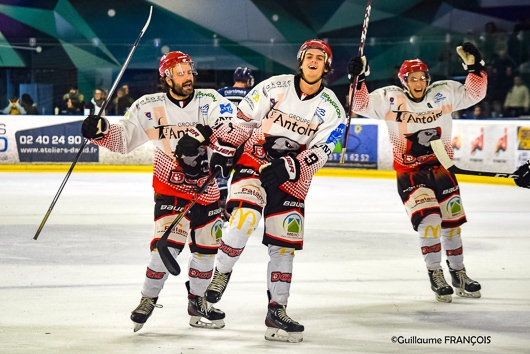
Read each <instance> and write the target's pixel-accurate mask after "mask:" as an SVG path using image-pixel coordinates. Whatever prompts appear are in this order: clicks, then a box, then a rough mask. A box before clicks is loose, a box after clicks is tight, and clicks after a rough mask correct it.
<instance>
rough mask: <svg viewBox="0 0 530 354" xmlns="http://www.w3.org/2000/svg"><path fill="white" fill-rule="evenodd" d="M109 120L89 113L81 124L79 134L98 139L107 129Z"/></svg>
mask: <svg viewBox="0 0 530 354" xmlns="http://www.w3.org/2000/svg"><path fill="white" fill-rule="evenodd" d="M109 126H110V124H109V121H108V120H107V119H105V118H103V117H99V116H96V115H89V116H87V117H86V118H85V120H84V121H83V124H82V125H81V134H82V135H83V136H84V137H85V138H87V139H94V140H100V139H102V138H103V136H104V135H105V134H107V132H108V131H109Z"/></svg>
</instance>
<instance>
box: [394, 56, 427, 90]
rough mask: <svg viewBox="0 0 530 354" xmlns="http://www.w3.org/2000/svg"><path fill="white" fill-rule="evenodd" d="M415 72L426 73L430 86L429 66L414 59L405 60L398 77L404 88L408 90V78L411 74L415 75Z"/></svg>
mask: <svg viewBox="0 0 530 354" xmlns="http://www.w3.org/2000/svg"><path fill="white" fill-rule="evenodd" d="M415 71H423V72H425V77H426V79H427V86H429V83H430V81H431V75H430V74H429V68H428V67H427V64H425V63H424V62H422V61H421V60H420V59H412V60H405V61H404V62H403V64H401V68H399V72H398V77H399V81H401V84H402V85H403V87H405V88H408V84H407V78H408V76H409V74H410V73H413V72H415Z"/></svg>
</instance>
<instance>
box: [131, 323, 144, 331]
mask: <svg viewBox="0 0 530 354" xmlns="http://www.w3.org/2000/svg"><path fill="white" fill-rule="evenodd" d="M133 323H134V328H133V330H134V332H138V331H139V330H141V329H142V327H143V326H144V323H138V322H133Z"/></svg>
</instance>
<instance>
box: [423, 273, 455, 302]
mask: <svg viewBox="0 0 530 354" xmlns="http://www.w3.org/2000/svg"><path fill="white" fill-rule="evenodd" d="M429 279H430V280H431V289H432V291H434V294H435V295H436V300H438V301H440V302H451V301H453V298H452V296H451V294H453V288H451V287H450V286H449V284H447V282H446V281H445V277H444V272H443V270H442V269H436V270H429Z"/></svg>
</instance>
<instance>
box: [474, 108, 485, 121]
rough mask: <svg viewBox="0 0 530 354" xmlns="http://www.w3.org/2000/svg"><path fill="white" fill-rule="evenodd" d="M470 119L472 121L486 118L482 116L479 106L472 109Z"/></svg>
mask: <svg viewBox="0 0 530 354" xmlns="http://www.w3.org/2000/svg"><path fill="white" fill-rule="evenodd" d="M471 118H473V119H479V118H486V116H485V115H484V112H482V107H480V105H476V106H474V107H473V113H472V114H471Z"/></svg>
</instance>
